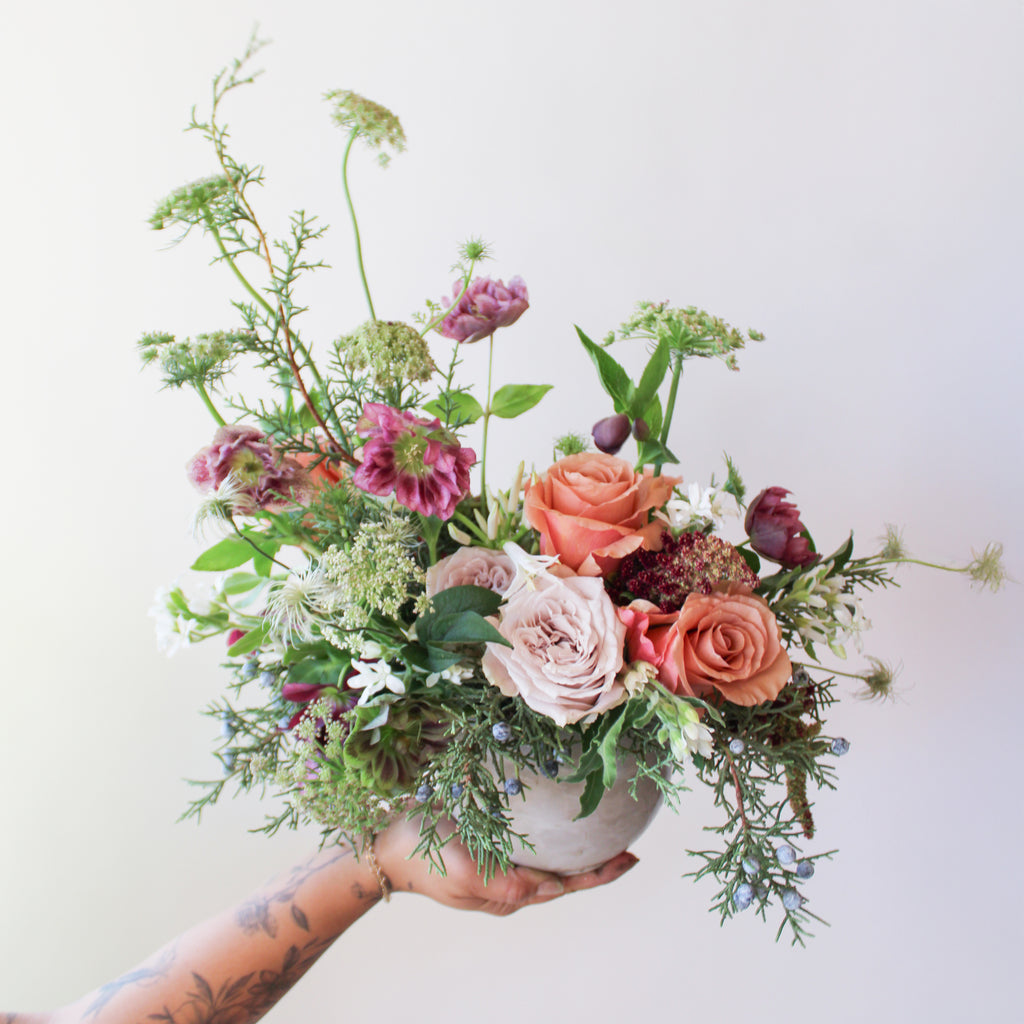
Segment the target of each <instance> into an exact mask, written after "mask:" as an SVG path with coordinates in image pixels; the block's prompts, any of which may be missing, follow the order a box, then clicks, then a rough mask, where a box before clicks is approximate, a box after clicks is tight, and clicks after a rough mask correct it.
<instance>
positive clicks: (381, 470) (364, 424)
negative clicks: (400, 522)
mask: <svg viewBox="0 0 1024 1024" xmlns="http://www.w3.org/2000/svg"><path fill="white" fill-rule="evenodd" d="M356 429H357V431H358V433H359V435H360V436H361V437H365V438H367V441H366V444H364V445H363V448H362V462H361V463H360V465H359V468H358V469H356V471H355V472H354V473H353V474H352V482H353V483H354V484H355V485H356V486H357V487H360V488H362V489H363V490H364V491H368V492H369V493H370V494H376V495H377V496H378V497H381V498H383V497H386V496H387V495H389V494H391V493H392V492H393V493H394V495H395V499H396V500H397V501H398V503H399V504H400V505H404V506H405V507H406V508H410V509H412V510H413V511H414V512H420V513H421V514H423V515H425V516H437V517H438V518H439V519H450V518H451V516H452V514H453V513H454V512H455V506H456V505H458V503H459V502H460V501H461V500H462V499H463V498H464V497H465V496H466V494H467V493H468V492H469V469H470V466H472V465H473V463H474V462H476V452H474V451H473V449H472V448H463V447H462V446H461V445H460V444H459V442H458V441H457V440H456V439H455V438H454V436H453V435H452V434H451V433H449V432H448V431H447V430H445V429H444V428H443V427H442V426H441V421H440V420H438V419H436V418H435V419H432V420H426V419H420V418H419V417H416V416H413V415H412V414H411V413H407V412H401V411H399V410H398V409H392V408H391V406H388V405H382V404H381V403H379V402H367V403H366V405H364V406H363V415H362V417H361V418H360V420H359V424H358V426H357V428H356Z"/></svg>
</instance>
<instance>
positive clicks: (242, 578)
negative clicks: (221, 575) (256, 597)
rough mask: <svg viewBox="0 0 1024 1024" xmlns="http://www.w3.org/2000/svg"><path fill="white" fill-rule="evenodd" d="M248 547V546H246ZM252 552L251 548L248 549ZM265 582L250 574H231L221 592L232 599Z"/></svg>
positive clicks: (261, 578)
mask: <svg viewBox="0 0 1024 1024" xmlns="http://www.w3.org/2000/svg"><path fill="white" fill-rule="evenodd" d="M246 547H248V545H246ZM249 550H250V551H252V548H249ZM265 582H266V581H265V580H264V579H263V577H262V576H257V575H255V573H251V572H233V573H232V574H231V575H230V576H229V577H228V578H227V579H226V580H225V581H224V583H223V585H222V587H221V591H222V592H223V593H224V594H226V595H228V596H229V597H233V596H234V595H235V594H244V593H246V592H247V591H249V590H254V589H255V588H256V587H260V586H262V585H263V584H264V583H265Z"/></svg>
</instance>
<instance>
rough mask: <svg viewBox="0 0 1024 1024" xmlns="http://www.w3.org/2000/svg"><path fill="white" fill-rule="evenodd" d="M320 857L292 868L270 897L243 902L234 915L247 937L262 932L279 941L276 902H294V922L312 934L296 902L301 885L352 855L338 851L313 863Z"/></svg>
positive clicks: (292, 904) (312, 858)
mask: <svg viewBox="0 0 1024 1024" xmlns="http://www.w3.org/2000/svg"><path fill="white" fill-rule="evenodd" d="M319 856H320V855H319V854H315V855H314V856H313V857H311V858H309V860H307V861H305V862H304V863H302V864H299V865H297V866H296V867H294V868H292V869H291V871H290V872H289V873H288V876H287V878H286V879H285V881H284V885H283V886H282V888H280V889H278V891H277V892H275V893H273V894H272V895H270V896H259V897H257V898H255V899H252V900H249V901H248V902H246V903H243V904H242V905H241V906H240V907H239V908H238V910H237V911H236V913H235V922H236V923H237V925H238V927H239V928H241V929H242V931H243V932H245V934H246V935H256V934H257V933H259V932H263V934H264V935H267V936H269V937H270V938H272V939H275V938H277V918H276V917H275V915H274V913H273V912H272V910H271V904H273V903H291V916H292V920H293V921H294V922H295V923H296V924H297V925H298V926H299V927H300V928H301V929H302V930H303V931H305V932H308V931H309V919H308V918H307V917H306V915H305V913H303V911H302V910H301V909H300V908H299V906H298V905H297V904H296V903H295V902H294V900H295V895H296V893H297V892H298V891H299V889H301V888H302V886H303V885H304V884H305V883H306V882H307V881H308V880H309V879H310V878H312V877H313V875H315V874H316V873H317V872H319V871H323V870H324V869H325V868H328V867H330V866H331V865H332V864H337V862H338V861H339V860H343V859H344V858H346V857H351V856H352V851H351V850H346V849H338V850H336V851H335V852H334V853H333V854H332V855H331V856H330V857H328V858H327V859H326V860H323V861H321V862H320V863H314V862H315V861H316V860H317V858H318V857H319Z"/></svg>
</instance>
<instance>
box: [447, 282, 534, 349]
mask: <svg viewBox="0 0 1024 1024" xmlns="http://www.w3.org/2000/svg"><path fill="white" fill-rule="evenodd" d="M461 294H462V282H461V281H457V282H456V283H455V286H454V288H453V289H452V296H451V299H448V300H445V302H444V303H443V305H445V306H447V305H448V303H449V302H453V303H455V305H454V306H453V307H452V308H451V309H450V310H449V312H448V315H447V316H446V317H445V318H444V319H443V320H442V321H441V323H440V324H439V325H438V328H437V329H438V331H440V332H441V334H443V335H444V336H445V337H446V338H451V339H452V340H453V341H457V342H460V343H464V344H466V345H470V344H472V343H473V342H474V341H480V340H481V339H482V338H486V337H488V335H491V334H493V333H494V332H495V331H496V330H497V329H498V328H499V327H509V326H511V325H512V324H514V323H515V322H516V321H517V320H518V319H519V318H520V317H521V316H522V315H523V314H524V313H525V312H526V310H527V309H529V307H530V296H529V293H528V292H527V291H526V282H525V281H524V280H523V279H522V278H521V277H513V278H512V279H511V280H510V281H509V283H508V286H507V287H506V285H505V283H504V282H503V281H492V280H491V279H490V278H489V277H478V278H475V279H474V280H473V282H472V283H471V284H470V286H469V288H467V289H466V294H465V295H463V296H462V298H461V299H460V298H459V296H460V295H461ZM456 300H458V301H456Z"/></svg>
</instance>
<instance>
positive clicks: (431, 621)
mask: <svg viewBox="0 0 1024 1024" xmlns="http://www.w3.org/2000/svg"><path fill="white" fill-rule="evenodd" d="M416 637H417V639H418V640H420V642H422V643H425V644H430V643H435V644H486V643H492V644H501V645H502V646H503V647H511V646H512V645H511V644H510V643H509V642H508V641H507V640H506V639H505V638H504V637H503V636H502V635H501V634H500V633H499V632H498V631H497V630H496V629H495V628H494V626H492V625H491V624H490V623H489V622H488V621H487V620H486V619H485V618H484V617H483V616H482V615H478V614H477V613H476V612H453V613H451V614H448V615H430V614H427V615H421V616H420V617H419V618H418V619H417V620H416Z"/></svg>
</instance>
